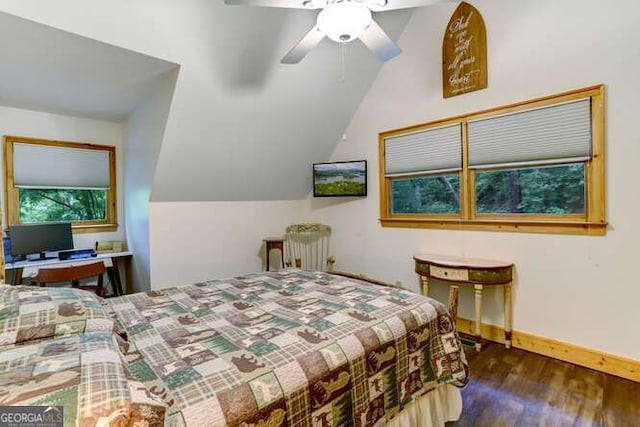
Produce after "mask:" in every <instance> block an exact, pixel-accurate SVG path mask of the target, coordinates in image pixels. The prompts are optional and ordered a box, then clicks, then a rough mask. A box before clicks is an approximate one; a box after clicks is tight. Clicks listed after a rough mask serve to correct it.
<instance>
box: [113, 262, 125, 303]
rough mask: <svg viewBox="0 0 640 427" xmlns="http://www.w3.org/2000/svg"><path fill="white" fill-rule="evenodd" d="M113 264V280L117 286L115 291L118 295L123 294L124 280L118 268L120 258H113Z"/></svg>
mask: <svg viewBox="0 0 640 427" xmlns="http://www.w3.org/2000/svg"><path fill="white" fill-rule="evenodd" d="M111 264H112V265H113V267H111V268H113V280H114V282H115V283H114V286H115V288H116V289H114V291H115V292H116V295H117V296H122V295H124V293H123V292H122V281H121V280H120V270H119V269H118V258H111Z"/></svg>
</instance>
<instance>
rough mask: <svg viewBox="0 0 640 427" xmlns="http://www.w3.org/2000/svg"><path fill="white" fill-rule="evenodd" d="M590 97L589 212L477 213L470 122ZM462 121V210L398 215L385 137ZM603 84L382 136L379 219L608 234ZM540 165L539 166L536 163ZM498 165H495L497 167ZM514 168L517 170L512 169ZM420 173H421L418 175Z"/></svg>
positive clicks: (411, 224)
mask: <svg viewBox="0 0 640 427" xmlns="http://www.w3.org/2000/svg"><path fill="white" fill-rule="evenodd" d="M587 98H588V99H590V100H591V128H592V145H591V147H592V155H591V159H590V160H588V161H585V163H584V164H585V213H584V214H578V215H552V214H476V209H475V174H476V172H475V170H473V169H471V168H469V138H468V128H467V124H468V122H469V121H472V120H477V119H481V118H488V117H494V116H499V115H504V114H508V113H514V112H518V111H525V110H530V109H534V108H540V107H545V106H550V105H554V104H561V103H565V102H570V101H577V100H580V99H587ZM455 123H460V124H461V125H462V171H461V172H459V174H460V214H452V215H442V214H439V215H433V214H398V213H395V214H394V213H392V211H391V181H392V179H393V178H388V177H385V139H386V138H389V137H393V136H398V135H403V134H406V133H411V132H418V131H423V130H426V129H430V128H435V127H440V126H444V125H448V124H455ZM604 129H605V128H604V85H597V86H591V87H587V88H584V89H578V90H574V91H570V92H564V93H561V94H558V95H551V96H547V97H543V98H537V99H533V100H528V101H524V102H519V103H515V104H511V105H506V106H502V107H497V108H492V109H488V110H483V111H478V112H475V113H470V114H464V115H460V116H455V117H450V118H447V119H442V120H437V121H433V122H429V123H424V124H420V125H415V126H410V127H405V128H401V129H394V130H390V131H385V132H382V133H380V134H379V135H378V144H379V145H378V147H379V159H380V168H379V169H380V171H379V179H380V223H381V224H382V226H383V227H400V228H436V229H453V230H491V231H512V232H525V233H548V234H583V235H604V234H606V230H607V220H606V205H605V157H604V152H605V147H604V145H605V132H604ZM532 167H535V165H532ZM498 169H499V168H495V169H493V168H492V169H490V170H498ZM510 169H512V168H510ZM416 176H420V175H416Z"/></svg>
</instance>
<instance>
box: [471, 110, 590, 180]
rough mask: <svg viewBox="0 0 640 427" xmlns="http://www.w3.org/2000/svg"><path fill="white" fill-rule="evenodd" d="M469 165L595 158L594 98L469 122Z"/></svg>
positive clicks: (516, 164)
mask: <svg viewBox="0 0 640 427" xmlns="http://www.w3.org/2000/svg"><path fill="white" fill-rule="evenodd" d="M468 131H469V166H470V167H472V168H477V169H480V168H490V167H498V166H502V167H504V166H518V165H527V164H533V163H535V164H553V163H567V162H578V161H584V160H588V159H589V158H590V157H591V137H592V135H591V103H590V99H582V100H579V101H573V102H568V103H564V104H559V105H554V106H550V107H543V108H538V109H535V110H528V111H523V112H518V113H512V114H506V115H503V116H499V117H491V118H487V119H480V120H474V121H469V123H468Z"/></svg>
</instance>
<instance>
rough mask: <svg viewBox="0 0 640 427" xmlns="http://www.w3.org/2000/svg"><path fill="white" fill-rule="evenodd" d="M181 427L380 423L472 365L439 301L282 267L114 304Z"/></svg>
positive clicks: (135, 368)
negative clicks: (279, 269) (276, 270)
mask: <svg viewBox="0 0 640 427" xmlns="http://www.w3.org/2000/svg"><path fill="white" fill-rule="evenodd" d="M108 303H109V305H110V307H111V309H112V310H113V312H114V315H115V317H116V318H117V320H118V322H119V323H120V326H121V327H123V328H124V329H125V330H126V332H127V335H128V339H129V343H130V349H129V352H128V353H127V355H126V358H127V360H128V363H129V368H130V369H131V371H132V373H133V375H134V376H135V377H136V379H138V380H139V381H141V382H142V383H144V384H145V386H146V388H147V390H148V391H149V393H150V394H151V395H152V397H153V398H154V399H161V400H162V401H163V402H164V403H165V404H166V406H167V412H166V419H165V422H166V424H167V425H174V426H185V425H186V426H224V425H229V426H272V427H275V426H285V425H288V426H309V425H314V426H316V425H317V426H347V425H349V426H351V425H353V426H371V425H374V424H375V423H376V422H378V421H380V420H385V419H390V418H392V417H393V416H394V415H395V414H396V413H397V412H398V411H400V410H402V408H403V406H404V405H406V404H408V403H409V402H411V401H412V400H413V399H414V398H415V397H417V396H420V395H422V394H424V393H426V392H428V391H429V390H431V389H433V388H434V387H436V386H437V385H439V384H445V383H453V384H455V385H463V384H464V383H465V382H466V381H467V374H468V369H467V364H466V360H465V358H464V353H463V352H462V350H461V346H460V342H459V340H458V337H457V335H456V333H455V330H454V327H453V324H452V320H451V318H450V317H449V315H448V313H447V310H446V307H444V306H443V305H442V304H440V303H439V302H437V301H435V300H433V299H429V298H426V297H423V296H420V295H417V294H415V293H412V292H409V291H405V290H402V289H398V288H392V287H385V286H379V285H372V284H370V283H366V282H361V281H359V280H354V279H347V278H344V277H340V276H335V275H330V274H325V273H318V272H307V271H300V270H284V271H280V272H263V273H257V274H252V275H248V276H244V277H236V278H231V279H226V280H213V281H209V282H204V283H196V284H193V285H188V286H181V287H176V288H169V289H164V290H160V291H150V292H146V293H140V294H134V295H128V296H123V297H119V298H113V299H110V300H108Z"/></svg>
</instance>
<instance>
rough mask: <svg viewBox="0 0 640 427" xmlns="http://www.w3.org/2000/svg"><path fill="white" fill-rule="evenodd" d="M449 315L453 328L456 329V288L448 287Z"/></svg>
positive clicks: (453, 286) (454, 286)
mask: <svg viewBox="0 0 640 427" xmlns="http://www.w3.org/2000/svg"><path fill="white" fill-rule="evenodd" d="M449 314H451V319H452V320H453V328H454V329H457V328H456V322H457V321H458V286H456V285H451V286H449Z"/></svg>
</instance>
